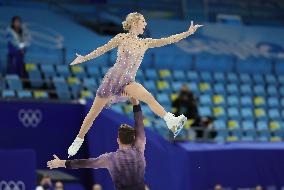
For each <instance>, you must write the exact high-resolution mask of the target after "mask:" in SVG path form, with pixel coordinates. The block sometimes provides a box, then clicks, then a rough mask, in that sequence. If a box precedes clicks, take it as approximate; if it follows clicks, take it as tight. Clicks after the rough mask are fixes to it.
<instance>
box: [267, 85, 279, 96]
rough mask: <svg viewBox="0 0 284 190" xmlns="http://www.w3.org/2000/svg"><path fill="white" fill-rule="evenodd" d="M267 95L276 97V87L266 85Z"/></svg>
mask: <svg viewBox="0 0 284 190" xmlns="http://www.w3.org/2000/svg"><path fill="white" fill-rule="evenodd" d="M267 95H269V96H278V90H277V87H276V86H275V85H273V84H271V85H268V87H267Z"/></svg>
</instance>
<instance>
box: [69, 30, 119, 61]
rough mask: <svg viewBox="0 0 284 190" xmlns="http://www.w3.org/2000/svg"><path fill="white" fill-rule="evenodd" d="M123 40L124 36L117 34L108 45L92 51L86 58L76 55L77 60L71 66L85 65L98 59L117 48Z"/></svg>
mask: <svg viewBox="0 0 284 190" xmlns="http://www.w3.org/2000/svg"><path fill="white" fill-rule="evenodd" d="M122 38H123V34H117V35H116V36H115V37H113V38H112V39H111V40H110V41H109V42H108V43H106V44H105V45H103V46H100V47H98V48H97V49H95V50H94V51H92V52H91V53H89V54H87V55H85V56H82V55H79V54H76V55H77V58H76V59H75V60H74V61H73V62H72V63H71V64H70V65H76V64H79V63H83V62H85V61H89V60H91V59H94V58H96V57H99V56H100V55H102V54H104V53H106V52H108V51H109V50H111V49H113V48H115V47H117V46H118V45H119V43H120V41H121V39H122Z"/></svg>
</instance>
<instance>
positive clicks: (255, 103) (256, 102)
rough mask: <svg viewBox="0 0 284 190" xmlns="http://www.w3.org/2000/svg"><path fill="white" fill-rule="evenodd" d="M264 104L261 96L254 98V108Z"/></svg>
mask: <svg viewBox="0 0 284 190" xmlns="http://www.w3.org/2000/svg"><path fill="white" fill-rule="evenodd" d="M264 104H265V100H264V98H263V97H261V96H257V97H255V98H254V105H256V106H261V105H264Z"/></svg>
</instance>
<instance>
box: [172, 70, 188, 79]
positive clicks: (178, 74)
mask: <svg viewBox="0 0 284 190" xmlns="http://www.w3.org/2000/svg"><path fill="white" fill-rule="evenodd" d="M173 78H174V79H175V80H177V81H186V79H187V78H186V75H185V72H184V71H183V70H173Z"/></svg>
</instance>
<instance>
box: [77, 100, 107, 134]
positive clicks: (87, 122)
mask: <svg viewBox="0 0 284 190" xmlns="http://www.w3.org/2000/svg"><path fill="white" fill-rule="evenodd" d="M109 100H110V97H109V98H100V97H98V96H96V97H95V100H94V102H93V105H92V107H91V109H90V111H89V113H88V114H87V116H86V117H85V119H84V121H83V124H82V126H81V129H80V131H79V134H78V137H80V138H81V139H84V137H85V135H86V134H87V132H88V131H89V129H90V128H91V126H92V124H93V122H94V120H95V119H96V117H97V116H98V115H99V113H100V112H101V111H102V109H103V108H104V106H105V105H106V104H107V102H108V101H109Z"/></svg>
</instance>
